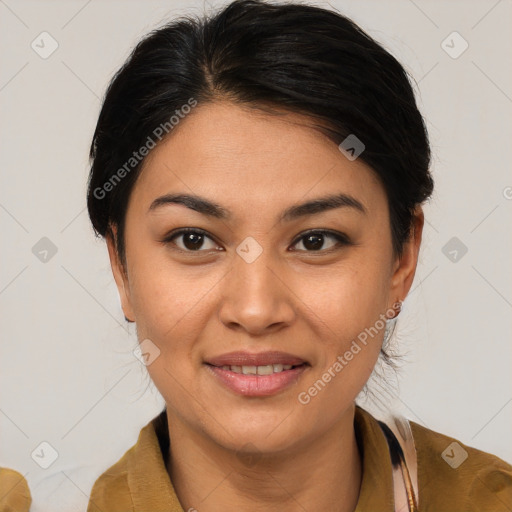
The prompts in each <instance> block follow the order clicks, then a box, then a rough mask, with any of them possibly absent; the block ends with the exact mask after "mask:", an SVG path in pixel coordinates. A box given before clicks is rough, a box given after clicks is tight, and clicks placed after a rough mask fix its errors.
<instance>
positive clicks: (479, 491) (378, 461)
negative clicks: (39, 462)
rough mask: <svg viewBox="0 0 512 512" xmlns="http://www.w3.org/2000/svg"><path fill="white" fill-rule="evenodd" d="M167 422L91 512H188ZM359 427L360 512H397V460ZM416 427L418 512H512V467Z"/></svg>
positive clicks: (112, 477) (378, 436) (104, 479)
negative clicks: (172, 468) (170, 462)
mask: <svg viewBox="0 0 512 512" xmlns="http://www.w3.org/2000/svg"><path fill="white" fill-rule="evenodd" d="M164 417H165V411H164V412H162V414H160V415H159V416H157V417H156V418H154V419H153V420H152V421H151V422H150V423H148V424H147V425H146V426H145V427H144V428H143V429H142V430H141V432H140V434H139V439H138V441H137V443H136V444H135V445H134V446H133V447H132V448H130V449H129V450H128V451H127V452H126V453H125V454H124V455H123V457H122V458H121V459H120V460H119V461H118V462H117V463H116V464H114V465H113V466H112V467H111V468H110V469H108V470H107V471H105V473H103V474H102V475H101V476H100V477H99V478H98V480H96V482H95V484H94V486H93V489H92V493H91V497H90V501H89V507H88V509H87V512H186V511H184V509H183V508H182V507H181V505H180V503H179V501H178V498H177V496H176V493H175V490H174V488H173V485H172V482H171V480H170V478H169V475H168V473H167V471H166V468H165V462H164V458H163V456H162V449H161V447H160V444H161V445H162V447H163V449H164V450H166V448H167V447H168V443H169V436H168V431H167V430H166V428H164V427H163V425H165V423H166V422H165V418H164ZM354 426H355V431H356V437H357V440H358V445H359V447H360V449H361V452H362V459H363V460H362V462H363V476H362V482H361V489H360V495H359V500H358V502H357V507H356V511H355V512H394V498H393V478H392V465H391V457H390V452H389V447H388V443H387V441H386V438H385V436H384V433H383V431H382V430H381V428H380V426H379V424H378V422H377V420H376V419H375V418H374V417H373V416H371V415H370V414H369V413H368V412H366V411H365V410H363V409H361V408H360V407H356V412H355V418H354ZM410 426H411V430H412V434H413V437H414V443H415V446H416V452H417V463H418V468H417V469H418V482H419V508H418V510H419V511H420V512H511V511H512V466H511V465H509V464H507V463H506V462H504V461H503V460H501V459H500V458H498V457H496V456H494V455H491V454H488V453H485V452H482V451H480V450H477V449H475V448H471V447H469V446H466V445H464V444H462V443H460V442H458V441H456V440H455V439H452V438H451V437H448V436H445V435H443V434H439V433H438V432H434V431H433V430H429V429H427V428H424V427H422V426H421V425H418V424H417V423H414V422H412V421H411V422H410ZM454 442H456V443H457V444H458V446H459V447H460V448H461V449H463V450H465V452H467V454H468V456H467V458H466V459H465V460H464V461H463V462H462V463H461V464H460V465H458V467H456V468H454V467H452V466H455V465H457V464H456V463H453V462H452V461H450V462H451V464H449V463H448V462H446V460H450V457H454V456H458V455H460V454H463V453H464V452H463V451H462V450H459V449H458V448H457V447H456V450H455V452H457V453H455V452H454V451H453V450H452V449H450V448H449V447H450V445H451V444H452V443H454ZM447 449H448V451H446V450H447ZM443 453H444V456H445V458H443V457H442V454H443ZM447 454H448V457H447ZM445 459H446V460H445ZM459 462H460V460H459ZM329 512H335V511H329Z"/></svg>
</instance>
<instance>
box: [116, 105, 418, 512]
mask: <svg viewBox="0 0 512 512" xmlns="http://www.w3.org/2000/svg"><path fill="white" fill-rule="evenodd" d="M310 122H311V121H310V120H308V118H305V117H303V116H300V115H298V114H287V115H283V116H271V115H268V114H264V113H261V112H257V111H254V110H249V109H247V108H243V107H241V106H239V105H235V104H233V103H230V102H228V101H219V102H216V103H210V104H205V105H199V106H198V107H196V108H195V109H194V111H193V112H192V113H191V114H190V115H189V116H188V117H187V118H185V119H184V120H182V121H180V124H179V125H178V126H177V127H175V128H174V129H173V132H172V133H171V134H170V136H169V137H168V139H166V140H164V141H163V142H162V143H161V144H160V145H159V146H157V147H156V148H155V149H154V150H152V152H151V153H150V155H149V156H148V158H147V159H146V161H145V165H144V168H143V170H142V173H141V175H140V177H139V179H138V181H137V183H136V185H135V187H134V189H133V191H132V195H131V197H130V201H129V204H128V209H127V216H126V228H125V243H126V268H124V267H123V265H122V264H121V263H120V262H119V260H118V257H117V253H116V251H115V250H114V244H113V241H112V239H110V238H108V239H107V244H108V248H109V254H110V258H111V263H112V269H113V273H114V277H115V280H116V284H117V286H118V289H119V294H120V297H121V303H122V308H123V311H124V313H125V316H126V317H127V318H129V319H131V320H133V321H135V322H136V324H137V333H138V337H139V341H142V340H145V339H150V340H151V341H152V343H154V344H155V345H156V346H157V347H158V348H159V350H160V351H161V352H160V355H159V357H158V358H157V359H156V360H155V361H154V362H153V363H152V364H150V365H149V366H148V367H147V369H148V372H149V374H150V377H151V379H152V380H153V382H154V383H155V385H156V387H157V388H158V390H159V391H160V393H161V394H162V396H163V397H164V399H165V401H166V404H167V414H168V419H169V425H170V427H169V435H170V439H171V462H170V464H169V467H168V472H169V474H170V476H171V479H172V482H173V484H174V486H175V489H176V492H177V495H178V498H179V499H180V501H181V503H182V505H183V507H184V510H187V509H188V508H189V507H195V508H196V509H197V510H199V511H200V512H208V511H221V510H247V511H252V510H254V511H256V510H267V511H268V510H276V511H277V510H279V511H288V510H289V511H292V510H300V509H301V507H303V508H304V509H305V510H308V511H320V510H322V511H323V510H334V509H335V510H339V511H352V510H354V508H355V506H356V503H357V498H358V494H359V487H360V481H361V462H360V460H361V459H360V454H359V451H358V446H357V443H356V439H355V434H354V426H353V419H354V399H355V397H356V396H357V394H358V393H359V391H360V390H361V389H362V388H363V386H364V384H365V383H366V381H367V380H368V378H369V376H370V374H371V372H372V370H373V367H374V365H375V362H376V360H377V358H378V354H379V350H380V348H381V345H382V340H383V334H384V330H383V329H381V330H380V331H379V333H378V335H376V336H374V337H373V338H372V339H371V340H370V341H369V342H368V344H367V345H366V346H364V347H363V348H362V350H361V351H360V352H359V353H358V354H357V355H355V356H354V358H353V359H352V360H351V361H350V362H349V363H348V364H347V365H346V366H345V367H344V368H343V370H342V371H340V372H338V373H337V374H336V377H334V378H332V380H331V381H330V382H329V383H328V384H327V385H326V386H325V388H324V389H323V390H322V391H321V392H319V393H318V394H317V395H316V396H315V397H313V398H312V399H311V401H310V402H309V403H308V404H307V405H303V404H301V403H300V402H299V401H298V399H297V397H298V395H299V393H300V392H303V391H307V390H308V388H309V387H310V386H312V385H313V383H314V382H315V381H317V380H318V379H319V378H321V376H322V374H324V373H325V372H326V371H328V369H329V368H332V366H333V364H334V363H335V361H336V358H337V357H338V356H340V355H343V354H344V353H345V352H346V351H347V350H348V348H349V346H350V344H351V342H352V340H354V339H355V338H357V336H358V334H359V333H361V332H362V331H364V329H365V328H369V327H371V326H374V325H375V324H376V321H377V320H378V319H379V316H380V315H382V314H384V313H385V312H386V311H387V310H389V308H391V307H392V305H393V304H394V303H395V302H396V301H397V300H399V299H402V300H403V299H404V298H405V297H406V295H407V293H408V291H409V289H410V286H411V284H412V281H413V278H414V273H415V270H416V265H417V258H418V251H419V247H420V242H421V232H422V227H423V213H422V211H421V208H420V207H418V209H417V215H416V217H415V221H414V229H413V231H412V235H411V238H410V240H409V241H408V242H407V243H406V244H405V246H404V251H403V255H402V257H401V258H397V257H395V255H394V254H393V251H392V243H391V231H390V225H389V214H388V205H387V197H386V194H385V190H384V188H383V187H382V185H381V183H380V181H379V179H378V177H377V175H376V174H375V173H374V172H373V171H372V170H371V169H370V168H369V167H368V166H367V165H366V164H364V163H363V162H362V161H361V160H360V159H357V160H355V161H349V160H348V159H347V158H346V157H345V156H344V155H343V154H342V153H341V152H340V150H339V149H338V147H337V146H336V145H335V144H334V143H332V142H331V141H329V140H327V139H326V138H325V137H324V136H322V135H321V134H320V133H319V132H318V131H315V130H313V129H312V128H311V127H310V126H309V124H310ZM341 192H342V193H345V194H349V195H351V196H353V197H354V198H356V199H357V200H358V201H360V202H361V203H362V204H363V205H364V207H365V209H366V210H367V212H366V213H361V212H359V211H358V210H357V209H355V208H351V207H342V208H337V209H332V210H329V211H325V212H321V213H317V214H313V215H307V216H305V217H303V218H298V219H295V220H292V221H290V222H279V221H278V217H279V215H280V214H281V213H282V212H283V211H284V210H285V209H286V208H288V207H290V206H292V205H295V204H298V203H303V202H305V201H308V200H311V199H314V198H319V197H323V196H324V195H327V194H333V193H341ZM168 193H184V194H195V195H200V196H203V197H206V198H208V199H209V200H211V201H214V202H215V203H217V204H219V205H221V206H222V207H224V208H225V209H227V210H229V211H230V212H231V214H232V219H230V220H219V219H215V218H210V217H208V216H205V215H203V214H201V213H198V212H196V211H193V210H191V209H189V208H187V207H185V206H183V205H175V204H174V205H165V206H162V207H160V208H157V209H154V210H152V211H151V212H148V209H149V207H150V205H151V203H152V202H153V201H154V200H155V199H156V198H157V197H160V196H162V195H163V194H168ZM177 228H201V229H203V230H205V231H207V232H208V234H209V235H208V236H209V237H210V238H205V239H204V242H203V245H202V246H201V245H199V249H200V250H195V251H193V250H190V249H188V252H186V251H187V246H185V245H184V244H185V241H184V239H185V238H186V237H184V236H179V237H177V238H175V239H174V241H173V242H171V241H168V242H167V243H162V240H163V239H164V238H165V237H166V235H167V234H168V233H170V232H171V231H172V230H176V229H177ZM310 229H330V230H334V231H337V232H340V233H343V234H345V235H346V236H347V237H348V238H349V240H350V242H351V243H350V244H349V245H339V244H338V242H337V241H336V239H333V238H331V237H330V236H328V235H325V236H324V238H323V241H324V243H323V245H321V239H320V243H319V245H320V250H312V249H311V248H310V247H311V245H309V246H308V245H307V241H306V240H305V239H304V238H301V237H300V236H298V235H300V234H301V233H302V232H304V231H306V230H310ZM114 232H115V231H114ZM246 237H252V238H254V239H255V240H256V241H257V242H258V244H259V245H260V246H261V248H262V250H263V252H262V253H261V254H260V256H259V257H258V258H257V259H256V260H255V261H253V262H252V263H247V262H246V261H245V260H244V259H243V258H241V257H240V256H239V255H238V254H237V252H236V248H237V247H238V246H239V245H240V243H241V242H242V241H243V240H244V239H245V238H246ZM188 247H190V245H189V246H188ZM180 248H181V250H180ZM216 248H219V249H220V250H216ZM235 350H246V351H249V352H264V351H270V350H279V351H283V352H288V353H291V354H294V355H297V356H298V357H301V358H302V359H304V360H306V361H308V363H309V364H310V367H308V368H307V370H306V371H305V372H304V373H303V374H302V376H301V377H300V378H299V379H298V381H297V382H295V383H293V384H292V385H291V386H290V387H288V388H287V389H285V390H283V391H281V392H279V393H278V394H276V395H273V396H270V397H264V398H260V397H258V398H256V397H244V396H241V395H238V394H235V393H234V392H232V391H231V390H229V389H227V388H226V387H224V385H223V384H222V383H220V382H219V381H218V380H217V379H216V377H215V376H214V375H212V374H211V372H210V371H209V370H208V368H207V367H206V366H205V365H204V361H205V360H206V359H208V358H211V357H213V356H217V355H220V354H225V353H227V352H231V351H235ZM299 504H300V506H299Z"/></svg>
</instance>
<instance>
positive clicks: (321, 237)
mask: <svg viewBox="0 0 512 512" xmlns="http://www.w3.org/2000/svg"><path fill="white" fill-rule="evenodd" d="M329 239H330V240H331V241H332V240H334V241H335V242H334V243H332V242H331V243H327V244H326V240H329ZM299 242H300V243H302V245H303V247H304V249H299V250H301V251H303V250H305V251H306V252H322V251H329V250H331V249H334V248H336V247H337V246H343V245H348V244H349V243H350V242H349V241H348V238H347V237H346V236H345V235H343V234H342V233H335V232H331V231H310V232H309V233H306V234H304V235H302V236H301V237H300V238H299V239H298V241H297V242H295V244H294V246H295V245H297V244H298V243H299Z"/></svg>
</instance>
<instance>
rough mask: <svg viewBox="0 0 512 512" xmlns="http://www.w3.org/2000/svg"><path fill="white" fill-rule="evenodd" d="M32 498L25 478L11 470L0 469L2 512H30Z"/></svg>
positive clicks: (0, 509) (0, 510) (0, 511)
mask: <svg viewBox="0 0 512 512" xmlns="http://www.w3.org/2000/svg"><path fill="white" fill-rule="evenodd" d="M31 503H32V497H31V495H30V490H29V488H28V484H27V481H26V480H25V477H24V476H23V475H22V474H20V473H18V472H17V471H15V470H14V469H9V468H0V512H28V511H29V509H30V504H31Z"/></svg>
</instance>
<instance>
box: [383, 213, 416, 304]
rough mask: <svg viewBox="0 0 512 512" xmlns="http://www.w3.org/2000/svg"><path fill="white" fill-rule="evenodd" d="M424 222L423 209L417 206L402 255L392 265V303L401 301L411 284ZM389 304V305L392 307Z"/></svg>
mask: <svg viewBox="0 0 512 512" xmlns="http://www.w3.org/2000/svg"><path fill="white" fill-rule="evenodd" d="M424 222H425V217H424V215H423V209H422V208H421V206H417V207H416V210H415V213H414V217H413V224H412V226H411V233H410V236H409V239H408V240H407V241H406V242H405V243H404V246H403V252H402V255H401V256H400V257H399V258H398V260H397V262H396V263H395V265H394V271H393V275H392V277H391V288H390V300H391V301H392V303H391V304H394V303H395V302H397V301H398V300H402V301H403V300H404V299H405V297H406V296H407V294H408V293H409V290H410V288H411V286H412V282H413V280H414V275H415V273H416V267H417V264H418V255H419V251H420V245H421V235H422V232H423V224H424ZM391 304H390V305H389V307H392V305H391Z"/></svg>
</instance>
